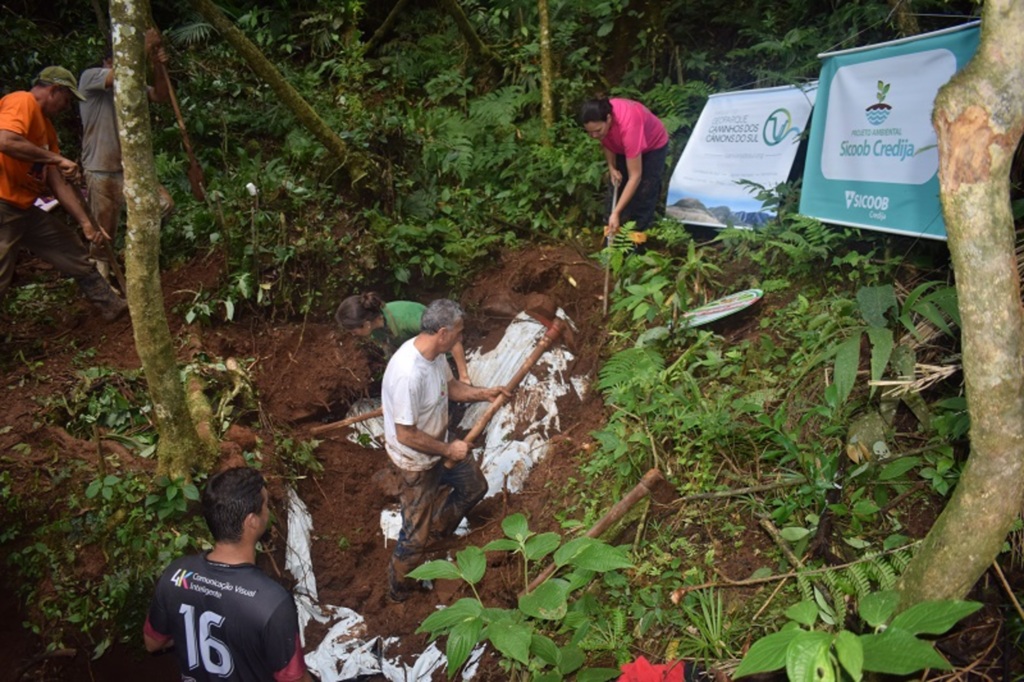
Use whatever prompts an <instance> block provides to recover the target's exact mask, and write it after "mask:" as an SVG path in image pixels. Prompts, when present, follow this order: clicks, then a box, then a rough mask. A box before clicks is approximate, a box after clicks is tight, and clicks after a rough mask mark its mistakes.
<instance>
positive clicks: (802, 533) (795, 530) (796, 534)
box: [779, 526, 811, 542]
mask: <svg viewBox="0 0 1024 682" xmlns="http://www.w3.org/2000/svg"><path fill="white" fill-rule="evenodd" d="M810 534H811V531H810V530H808V529H806V528H801V527H800V526H787V527H786V528H783V529H782V530H780V531H779V535H781V536H782V539H783V540H786V541H787V542H800V541H801V540H803V539H804V538H805V537H807V536H808V535H810Z"/></svg>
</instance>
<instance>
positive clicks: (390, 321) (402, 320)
mask: <svg viewBox="0 0 1024 682" xmlns="http://www.w3.org/2000/svg"><path fill="white" fill-rule="evenodd" d="M426 309H427V306H425V305H423V304H422V303H416V302H415V301H388V302H387V303H385V302H384V299H382V298H381V297H380V295H379V294H377V293H376V292H373V291H367V292H364V293H362V294H357V295H355V296H349V297H348V298H346V299H345V300H343V301H342V302H341V305H339V306H338V310H337V311H336V312H335V313H334V320H335V321H336V322H337V323H338V324H339V325H340V326H341V328H342V329H344V330H345V331H346V332H348V333H350V334H353V335H354V336H358V337H361V338H369V339H371V340H373V341H374V342H375V343H376V344H377V345H378V346H380V347H381V349H383V351H384V353H385V356H386V357H391V355H392V354H393V353H394V352H395V351H396V350H398V347H399V346H401V345H402V344H403V343H405V342H406V341H408V340H409V339H411V338H413V337H414V336H416V335H417V334H419V333H420V320H421V319H422V317H423V311H424V310H426ZM451 353H452V359H453V360H455V368H456V370H457V371H458V375H459V377H458V378H459V381H461V382H463V383H466V384H470V385H472V382H471V381H470V380H469V369H468V368H467V367H466V350H465V349H464V348H463V347H462V341H459V342H458V343H456V344H455V345H454V346H453V347H452V350H451Z"/></svg>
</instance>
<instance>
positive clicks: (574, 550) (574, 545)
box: [554, 536, 596, 567]
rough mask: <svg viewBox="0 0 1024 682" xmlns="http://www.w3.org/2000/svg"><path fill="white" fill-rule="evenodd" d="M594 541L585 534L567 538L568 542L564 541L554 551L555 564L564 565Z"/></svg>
mask: <svg viewBox="0 0 1024 682" xmlns="http://www.w3.org/2000/svg"><path fill="white" fill-rule="evenodd" d="M594 542H596V540H594V539H593V538H588V537H586V536H584V537H579V538H573V539H572V540H569V542H567V543H565V544H564V545H562V546H561V547H559V548H558V549H557V550H556V551H555V556H554V559H555V565H556V566H559V567H561V566H565V565H566V564H568V563H569V562H571V561H572V560H573V559H575V558H576V556H577V555H578V554H579V553H580V552H582V551H583V550H584V548H585V547H587V546H588V545H590V544H591V543H594Z"/></svg>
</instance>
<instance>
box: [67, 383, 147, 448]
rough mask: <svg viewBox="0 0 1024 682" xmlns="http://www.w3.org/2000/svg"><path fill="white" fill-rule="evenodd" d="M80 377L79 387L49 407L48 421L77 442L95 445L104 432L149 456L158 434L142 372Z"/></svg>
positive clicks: (105, 435) (74, 387)
mask: <svg viewBox="0 0 1024 682" xmlns="http://www.w3.org/2000/svg"><path fill="white" fill-rule="evenodd" d="M77 374H78V383H77V384H75V385H74V386H72V387H71V389H70V390H69V391H68V393H67V394H65V395H63V396H60V397H59V398H57V399H55V400H54V402H53V403H51V404H50V405H49V408H50V409H49V411H48V418H49V419H50V420H51V421H52V422H55V423H57V424H60V425H62V426H63V427H64V428H65V429H66V430H67V432H68V433H70V434H71V435H72V436H75V437H76V438H80V439H82V440H86V441H92V440H95V438H96V436H97V433H100V432H101V433H102V434H103V435H104V437H108V438H114V439H116V440H118V441H119V442H121V443H122V444H124V445H126V446H127V447H130V448H134V449H135V450H137V451H138V452H139V453H140V454H142V455H143V456H145V455H147V454H150V453H151V452H152V446H153V443H154V442H155V431H154V429H153V426H152V423H151V421H150V413H151V412H152V405H151V404H150V402H149V397H148V395H147V392H146V382H145V379H144V378H143V376H142V371H141V370H130V371H124V372H122V371H117V370H113V369H110V368H105V367H87V368H85V369H82V370H79V371H78V373H77Z"/></svg>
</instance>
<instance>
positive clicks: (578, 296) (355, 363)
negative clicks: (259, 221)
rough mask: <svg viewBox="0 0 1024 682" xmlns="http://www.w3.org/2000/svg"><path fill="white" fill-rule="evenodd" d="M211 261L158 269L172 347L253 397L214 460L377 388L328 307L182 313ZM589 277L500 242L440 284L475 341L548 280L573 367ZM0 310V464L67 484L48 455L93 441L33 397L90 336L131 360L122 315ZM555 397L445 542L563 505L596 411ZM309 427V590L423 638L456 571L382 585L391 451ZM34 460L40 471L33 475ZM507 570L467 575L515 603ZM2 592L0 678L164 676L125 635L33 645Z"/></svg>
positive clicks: (42, 272) (167, 674)
mask: <svg viewBox="0 0 1024 682" xmlns="http://www.w3.org/2000/svg"><path fill="white" fill-rule="evenodd" d="M220 270H221V264H220V263H219V262H218V261H217V260H216V259H215V258H214V259H210V260H205V261H200V262H195V263H192V264H189V265H188V266H186V267H184V268H181V269H179V270H175V271H173V272H168V273H165V274H164V277H163V284H164V295H165V300H166V302H167V312H168V321H169V324H170V327H171V331H172V334H173V335H174V336H175V338H178V339H180V343H181V345H180V348H179V349H178V355H179V358H180V360H181V361H182V362H189V361H191V360H193V359H194V358H196V357H199V356H200V354H201V356H203V357H205V358H220V359H227V358H235V359H236V360H237V361H238V362H239V363H240V365H242V366H243V367H244V368H245V369H246V370H247V371H248V373H249V376H250V377H251V379H252V382H253V385H254V386H255V389H256V392H257V395H258V397H259V403H260V409H259V412H258V415H257V414H256V413H254V414H253V418H252V419H251V423H250V424H247V425H245V427H244V428H236V429H233V430H232V431H231V432H230V433H229V434H228V435H227V436H226V438H227V439H230V440H229V441H228V442H226V443H225V446H224V447H223V448H222V449H223V452H224V462H223V463H222V464H228V463H237V462H238V461H239V459H238V458H239V455H240V453H241V452H242V451H243V450H254V449H260V450H261V451H262V455H263V457H264V460H265V462H266V464H265V468H266V469H267V470H269V471H274V470H275V468H274V467H275V465H274V457H275V450H274V442H273V436H272V435H271V430H270V428H268V427H271V426H273V427H274V428H275V429H277V430H278V431H279V432H281V431H283V432H286V433H287V432H289V431H291V432H292V433H293V437H294V438H295V439H304V438H308V437H309V434H308V429H309V428H310V427H312V426H315V425H319V424H322V423H324V422H329V421H333V420H336V419H339V418H341V416H343V414H344V411H345V409H347V407H348V406H349V405H350V404H351V403H352V402H353V401H354V400H356V399H358V398H361V397H364V396H368V395H375V394H377V393H378V392H379V377H380V374H381V373H382V371H383V362H382V360H381V358H380V357H379V356H378V355H377V354H376V353H374V352H373V349H371V348H368V347H366V346H365V345H363V344H361V343H359V342H358V341H356V340H355V339H353V338H352V337H346V336H343V335H341V334H339V333H338V332H337V331H336V329H335V326H334V325H333V323H331V322H330V320H329V319H328V320H306V321H304V322H299V323H294V324H284V325H270V324H265V323H262V322H260V321H258V320H256V319H254V318H243V319H242V321H240V322H238V323H235V324H231V325H227V324H217V325H214V326H212V327H203V326H199V325H193V326H187V325H185V324H184V321H183V319H182V310H183V306H182V304H187V303H188V302H189V301H190V300H191V298H192V296H193V292H195V291H197V290H199V289H200V288H201V287H207V288H208V287H211V286H214V285H215V283H216V281H217V278H218V276H219V274H220ZM18 276H19V279H20V281H22V282H24V281H25V280H33V281H42V282H44V283H46V286H55V287H56V286H59V285H58V284H57V277H56V276H55V273H52V272H49V271H48V270H47V269H46V268H45V266H44V265H43V264H41V263H39V262H38V261H34V260H27V259H23V261H22V263H20V264H19V275H18ZM17 284H18V282H17V281H16V283H15V285H16V286H17ZM602 287H603V272H602V271H601V270H600V269H599V268H598V267H597V266H596V265H595V264H594V262H593V261H590V260H589V259H588V258H587V257H586V256H585V255H583V254H581V253H578V252H577V251H575V250H573V249H571V248H567V247H561V248H538V249H532V250H530V251H525V252H517V253H508V254H505V255H504V257H503V258H502V259H501V260H500V262H498V263H496V264H495V266H494V268H493V269H492V270H491V271H489V272H487V273H484V274H482V275H481V276H480V277H479V278H478V279H477V281H476V282H474V283H473V285H472V286H470V287H469V288H468V289H467V290H466V291H464V292H462V293H461V294H460V295H455V294H453V295H452V297H453V298H457V299H459V300H460V302H462V303H463V305H464V307H465V308H466V310H467V314H468V320H467V331H466V336H465V343H466V346H467V347H482V348H484V349H485V350H486V349H489V348H490V347H493V345H495V344H496V342H497V340H499V339H500V338H501V336H502V334H503V333H504V328H505V325H506V324H507V323H508V322H509V321H510V320H511V319H512V317H514V316H515V314H516V313H517V312H519V311H520V310H522V309H523V307H524V302H525V301H526V298H527V297H528V295H529V294H533V293H543V294H547V295H549V296H550V297H551V298H552V299H553V300H554V301H555V302H556V303H557V304H558V305H559V306H560V307H562V308H563V309H564V310H565V311H566V313H567V314H568V315H569V317H570V318H572V320H573V321H574V322H575V323H576V325H577V328H578V332H577V337H578V338H580V339H583V340H584V342H583V343H581V344H580V348H579V352H578V359H577V360H576V366H575V368H574V372H575V373H577V374H592V373H593V371H594V370H595V368H596V366H597V360H598V357H599V353H600V351H601V348H602V345H603V344H604V342H605V338H606V331H605V329H604V324H603V317H602V310H601V298H600V296H601V292H602ZM343 293H348V292H337V294H336V297H337V298H339V299H340V297H341V295H342V294H343ZM410 298H414V297H413V296H410ZM4 322H5V326H6V330H5V333H6V336H7V341H6V343H5V345H6V348H5V351H6V352H5V354H4V355H5V357H6V362H5V363H4V364H3V366H2V368H3V373H4V385H5V388H6V390H5V391H4V392H3V394H2V395H0V413H2V414H4V415H5V418H4V423H5V425H7V426H9V427H10V428H8V429H5V430H3V431H0V452H2V453H3V460H2V461H3V469H4V470H7V471H9V472H10V473H11V475H12V476H13V478H14V482H15V486H16V488H17V489H19V490H21V491H22V492H25V491H33V494H38V491H39V490H46V489H49V490H52V491H53V493H54V494H58V493H59V494H66V491H67V486H66V485H64V486H60V485H57V484H56V483H53V484H52V485H51V483H52V480H53V479H54V478H56V477H57V476H58V473H59V470H60V469H61V467H60V465H59V462H60V461H61V460H67V459H70V458H77V459H81V460H84V461H85V462H88V463H89V464H90V466H93V467H98V456H97V453H96V445H95V444H94V443H93V442H90V441H87V440H78V439H76V438H73V437H72V436H70V435H69V434H68V433H67V432H65V431H64V430H63V429H61V428H58V427H54V426H49V425H45V424H43V423H42V422H41V420H40V419H39V416H40V412H41V408H40V404H39V400H40V398H41V397H46V396H51V397H52V396H55V395H60V394H64V393H67V392H68V391H69V390H70V389H71V387H72V386H73V385H74V384H75V383H76V377H75V370H76V369H77V368H79V367H81V366H83V364H82V362H81V361H80V360H76V357H77V355H78V354H79V353H80V352H81V351H82V350H83V349H89V348H95V349H96V354H95V356H93V357H92V358H90V359H89V360H88V363H86V364H87V365H97V366H110V367H114V368H121V369H128V368H137V367H138V366H139V361H138V357H137V355H136V354H135V349H134V340H133V336H132V329H131V323H130V322H129V321H127V320H124V321H119V322H116V323H114V324H112V325H105V324H103V323H102V322H101V321H100V320H99V319H97V318H95V317H94V316H93V315H92V313H91V310H90V309H89V308H88V306H87V304H86V303H84V302H83V301H81V300H74V301H73V302H71V303H70V304H69V305H68V306H67V308H66V309H62V310H55V311H47V314H45V315H15V316H12V318H10V319H5V320H4ZM559 409H560V411H561V412H560V414H561V415H562V417H561V423H562V424H563V432H562V433H561V434H559V435H558V436H557V437H556V438H555V439H554V441H553V445H554V447H553V448H552V452H551V454H550V456H549V457H548V458H547V459H546V460H545V461H544V462H542V463H541V464H540V465H539V466H538V467H536V468H535V470H534V472H533V474H532V475H531V478H530V481H529V483H528V484H527V487H526V489H525V490H524V491H522V492H521V493H520V494H517V495H497V496H495V497H493V498H490V499H489V500H487V501H485V502H484V503H483V504H481V505H480V506H479V507H478V508H477V509H476V510H474V512H473V513H472V516H471V521H472V529H473V530H472V533H471V535H470V536H469V538H467V540H464V541H460V542H459V543H458V544H459V546H461V545H462V544H463V543H464V542H467V541H468V542H472V543H475V544H483V543H485V542H487V541H488V540H490V539H492V538H494V537H496V536H498V535H500V534H501V529H500V526H499V523H498V522H499V521H500V519H502V518H503V517H504V516H505V515H507V514H509V513H513V512H516V511H520V512H523V513H525V514H526V515H527V516H528V517H529V518H530V519H531V525H532V527H534V528H535V529H537V530H549V529H554V528H555V527H556V525H557V524H556V523H555V521H554V517H553V514H552V512H553V510H554V509H555V506H556V505H557V506H559V507H564V505H565V500H561V499H557V498H559V497H560V496H561V491H560V489H561V485H560V484H561V483H562V482H563V481H564V480H565V479H566V478H567V477H568V476H570V475H572V474H573V471H574V468H575V466H576V461H575V457H576V456H577V453H580V452H581V446H582V445H583V444H584V443H586V442H587V441H588V440H589V436H588V434H589V432H590V431H591V430H593V429H594V428H596V427H597V426H599V425H600V424H601V423H602V421H603V418H604V417H603V412H602V410H603V407H602V405H601V402H600V400H599V399H598V398H596V397H594V396H593V394H590V395H589V396H588V398H587V399H586V400H584V401H583V402H581V401H580V400H579V399H578V398H576V397H575V396H574V397H572V398H564V399H563V400H562V402H561V403H560V404H559ZM321 438H322V439H323V442H322V443H321V445H320V446H319V447H318V448H317V450H316V456H317V457H318V459H319V460H320V461H321V462H322V463H323V466H324V471H323V473H322V474H321V475H318V476H315V477H309V478H306V479H304V480H302V481H301V482H300V483H299V493H300V496H301V497H302V498H303V499H304V500H305V501H306V503H307V504H308V506H309V509H310V512H311V514H312V516H313V520H314V541H313V546H312V558H313V562H314V570H315V572H316V575H317V581H318V587H319V591H320V598H321V601H322V602H323V603H330V604H335V605H340V606H347V607H349V608H352V609H354V610H357V611H358V612H359V613H361V614H362V615H363V616H364V617H365V618H366V621H367V628H368V630H369V631H370V632H380V633H387V634H389V635H390V636H395V637H401V638H403V644H402V650H400V651H398V652H395V653H398V654H402V653H408V654H412V653H415V652H418V651H420V650H422V648H423V646H424V644H425V641H426V639H425V637H424V636H422V635H414V634H413V633H414V631H415V630H416V628H417V627H418V625H419V624H420V623H421V622H422V620H423V619H424V618H425V617H426V615H427V614H429V613H430V612H431V611H432V610H433V609H434V608H436V605H437V604H438V603H448V602H450V601H453V600H455V599H458V598H460V597H461V596H462V595H461V594H460V593H459V592H458V589H457V587H456V586H455V585H444V584H440V585H438V586H437V587H436V589H435V591H434V593H432V594H423V595H416V596H414V597H413V598H412V599H410V600H409V601H408V602H406V603H404V604H401V605H394V604H390V603H388V602H387V601H386V599H385V596H384V595H385V587H386V580H385V575H386V567H387V563H388V559H389V557H390V553H391V548H390V547H385V546H384V543H383V540H382V537H381V533H380V525H379V517H380V512H381V509H382V508H383V507H384V506H385V505H391V504H393V503H394V502H396V498H395V496H394V484H393V481H391V480H390V478H391V477H390V474H391V467H390V464H389V462H388V459H387V457H386V455H385V454H384V453H383V452H382V451H380V450H370V449H366V448H363V447H360V446H358V445H356V444H353V443H351V442H349V441H348V440H347V439H345V438H344V432H338V433H337V434H331V435H327V436H322V437H321ZM19 444H20V445H19ZM16 445H17V446H18V447H14V446H16ZM103 446H104V450H105V452H106V454H107V456H108V457H115V458H119V459H118V462H119V466H125V467H141V468H146V469H151V468H152V467H153V463H152V462H151V461H148V460H141V459H139V458H136V457H133V456H131V455H130V454H128V453H127V452H126V451H125V450H124V449H123V448H120V447H118V446H117V444H116V443H112V442H111V441H103ZM40 470H41V471H42V472H44V476H43V482H42V484H41V483H40V473H39V472H40ZM80 483H83V484H84V482H80ZM271 483H272V504H273V506H274V507H275V509H274V511H275V514H276V516H277V518H278V519H279V520H280V523H278V525H277V526H276V527H275V529H274V531H273V534H272V541H271V543H270V544H271V547H270V550H271V551H270V552H269V553H268V554H267V555H266V556H265V557H264V558H263V559H262V561H263V563H264V568H265V570H267V572H268V573H270V574H271V575H275V576H278V577H280V578H281V580H282V582H285V583H288V582H289V577H288V576H287V574H283V573H282V570H281V567H283V566H284V559H283V547H284V542H283V533H284V526H285V524H284V518H285V505H284V501H283V500H284V491H283V487H282V485H281V482H280V480H278V479H274V480H272V481H271ZM83 557H84V558H83V561H82V562H81V563H82V566H81V569H82V572H83V575H84V574H95V573H96V572H98V571H102V570H103V568H104V565H103V557H102V555H99V554H98V553H97V554H95V555H89V554H87V553H83ZM517 580H518V573H517V571H516V567H515V566H511V565H509V566H506V565H496V566H492V567H491V568H490V570H489V571H488V578H487V580H486V582H485V584H484V585H482V596H484V598H485V599H487V600H489V601H491V602H492V603H494V604H495V605H506V604H510V603H514V600H515V592H516V589H517V588H518V587H519V585H518V583H517ZM4 601H5V606H6V607H7V611H8V612H11V611H13V610H17V611H19V612H20V613H21V614H22V615H21V617H19V618H17V619H8V620H7V623H6V624H5V633H4V634H5V637H4V639H3V642H4V643H3V644H0V648H2V649H4V650H5V652H6V653H7V654H8V656H7V660H8V661H11V662H13V663H14V664H15V665H14V666H13V668H14V669H13V670H10V669H9V670H8V673H10V674H11V675H14V676H13V677H11V676H8V673H0V679H16V677H17V675H18V674H20V670H21V669H22V668H23V667H24V666H28V668H27V669H26V673H27V674H26V676H25V679H61V680H78V679H82V680H85V679H128V678H134V677H138V676H141V675H149V676H151V678H152V679H155V680H161V679H168V680H170V679H176V675H175V673H174V664H173V661H171V660H170V659H169V658H168V657H166V656H164V657H158V658H152V657H147V656H144V655H142V654H141V653H140V651H139V650H136V649H132V648H131V647H124V646H120V647H115V649H114V650H113V651H112V652H111V653H110V654H108V655H106V656H104V657H102V658H101V659H99V660H98V661H95V662H91V663H90V662H89V661H88V657H89V655H88V651H89V647H88V646H87V644H86V643H84V642H83V643H82V645H81V650H79V651H77V655H75V656H74V657H70V656H64V655H61V656H50V657H46V658H42V659H38V660H33V657H35V656H37V655H40V654H41V653H42V649H41V648H40V644H39V642H38V640H36V639H35V638H34V637H32V636H30V635H29V634H28V633H27V632H26V631H25V630H23V629H21V628H20V627H18V626H16V625H13V624H15V623H20V622H21V621H22V620H23V619H24V617H26V616H27V615H28V614H29V612H30V611H31V606H32V605H27V604H22V605H19V608H15V607H14V605H15V603H16V598H15V597H14V596H13V593H12V591H11V589H10V586H7V589H6V590H5V592H4ZM310 640H311V641H313V642H316V641H318V640H319V633H317V632H315V631H312V632H311V634H310ZM140 649H141V647H140ZM65 653H68V654H70V653H72V652H70V651H69V652H65ZM111 668H113V670H111Z"/></svg>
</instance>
